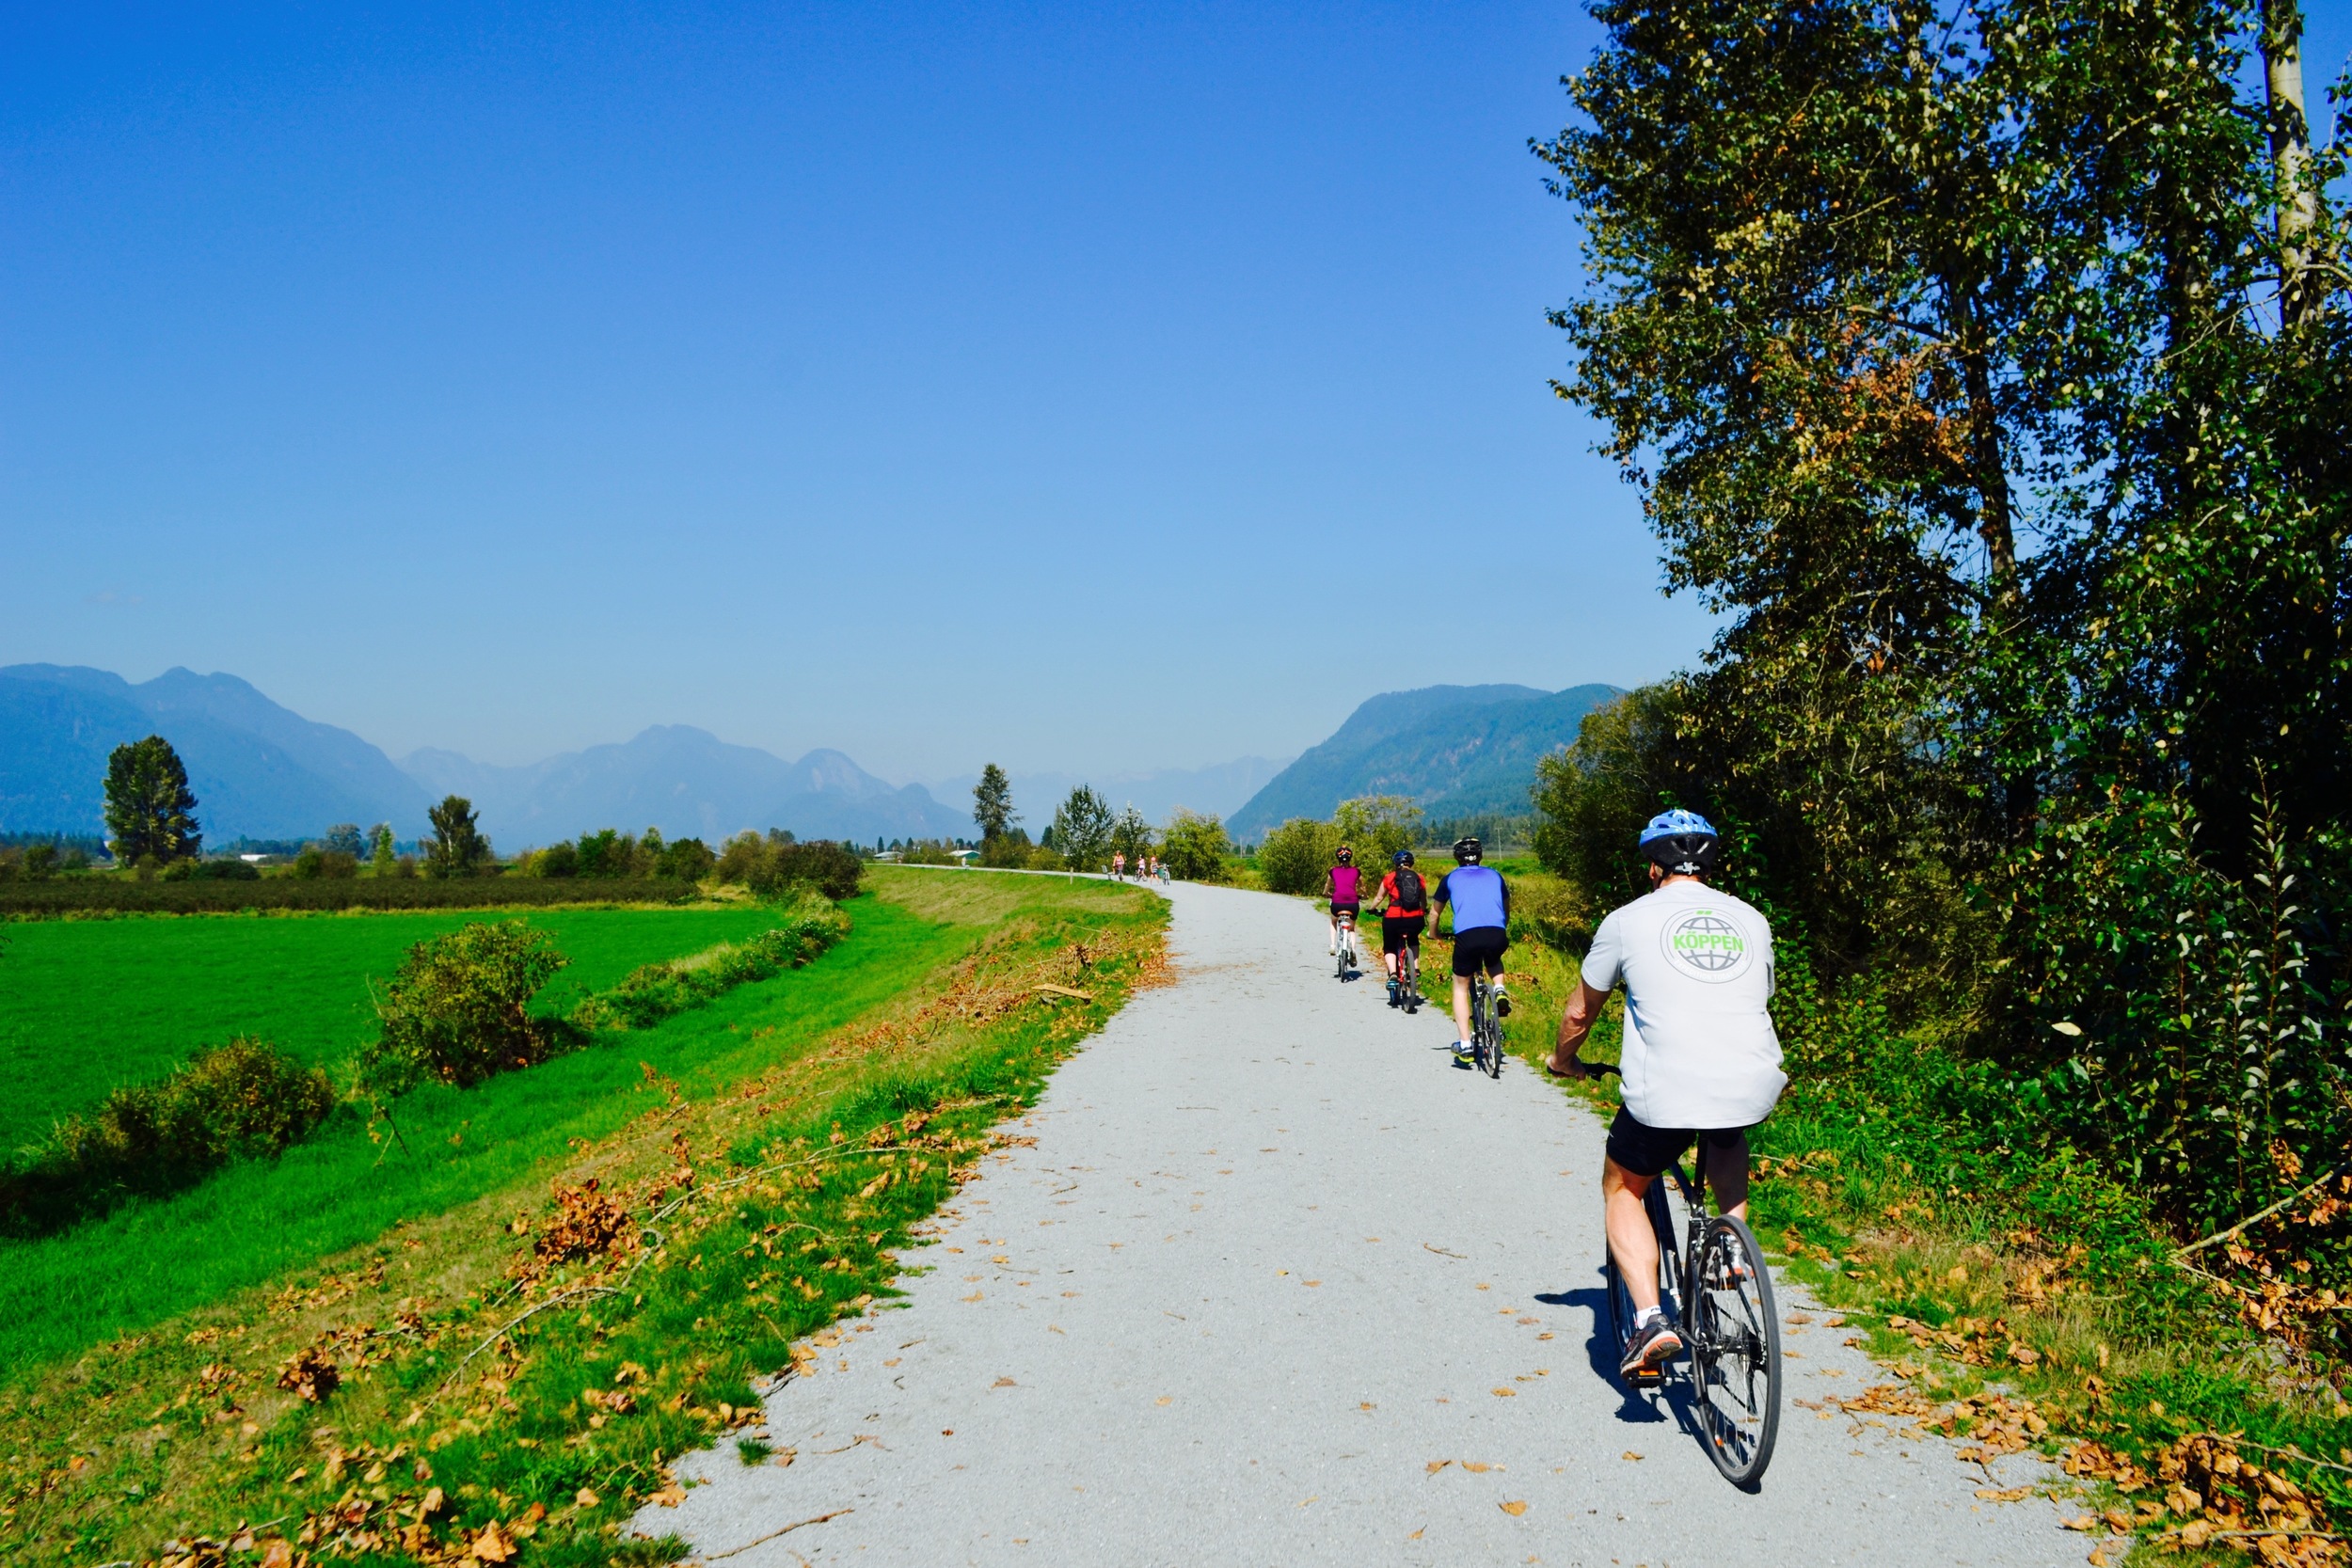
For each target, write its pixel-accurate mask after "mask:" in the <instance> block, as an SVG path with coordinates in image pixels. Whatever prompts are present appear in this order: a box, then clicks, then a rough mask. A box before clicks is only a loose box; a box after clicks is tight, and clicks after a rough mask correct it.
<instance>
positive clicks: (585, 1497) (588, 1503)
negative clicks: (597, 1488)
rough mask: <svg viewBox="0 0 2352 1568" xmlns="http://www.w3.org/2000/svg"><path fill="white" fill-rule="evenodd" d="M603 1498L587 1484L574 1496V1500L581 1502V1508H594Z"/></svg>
mask: <svg viewBox="0 0 2352 1568" xmlns="http://www.w3.org/2000/svg"><path fill="white" fill-rule="evenodd" d="M602 1500H603V1499H602V1498H600V1497H597V1496H596V1494H595V1493H594V1492H591V1491H589V1490H588V1488H586V1487H585V1486H583V1487H581V1488H580V1490H579V1491H578V1492H576V1493H574V1494H573V1496H572V1501H573V1502H575V1503H577V1504H579V1505H580V1507H581V1508H594V1507H596V1504H597V1503H599V1502H600V1501H602Z"/></svg>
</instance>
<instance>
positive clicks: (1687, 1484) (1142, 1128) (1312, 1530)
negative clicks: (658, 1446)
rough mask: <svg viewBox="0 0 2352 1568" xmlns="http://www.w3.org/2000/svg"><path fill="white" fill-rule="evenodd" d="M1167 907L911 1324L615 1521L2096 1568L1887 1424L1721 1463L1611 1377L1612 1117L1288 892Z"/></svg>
mask: <svg viewBox="0 0 2352 1568" xmlns="http://www.w3.org/2000/svg"><path fill="white" fill-rule="evenodd" d="M1171 896H1172V898H1173V901H1174V903H1175V927H1174V935H1173V939H1172V940H1173V945H1174V948H1175V952H1176V956H1177V958H1178V962H1179V966H1180V974H1181V979H1180V982H1179V983H1178V984H1177V985H1176V986H1174V987H1172V988H1170V989H1168V990H1156V991H1151V992H1147V993H1145V994H1143V995H1141V996H1139V997H1137V998H1136V1000H1135V1001H1134V1002H1133V1003H1132V1004H1131V1005H1130V1006H1128V1007H1127V1008H1126V1009H1125V1010H1124V1011H1123V1012H1121V1013H1120V1015H1119V1016H1118V1017H1117V1018H1116V1019H1114V1020H1113V1021H1112V1022H1111V1023H1110V1025H1109V1027H1108V1028H1106V1029H1105V1030H1104V1032H1103V1034H1102V1035H1101V1036H1100V1037H1097V1038H1096V1039H1095V1040H1094V1041H1093V1042H1092V1043H1091V1044H1090V1045H1089V1047H1088V1049H1087V1050H1086V1051H1085V1052H1084V1053H1082V1054H1080V1055H1079V1056H1078V1057H1076V1058H1075V1059H1073V1061H1071V1062H1070V1063H1069V1064H1068V1065H1066V1066H1065V1067H1063V1068H1062V1069H1061V1070H1060V1072H1059V1073H1058V1074H1057V1076H1056V1078H1055V1079H1054V1081H1053V1083H1052V1085H1051V1086H1050V1088H1049V1090H1048V1092H1047V1093H1046V1095H1045V1097H1044V1099H1043V1101H1042V1102H1041V1104H1040V1106H1039V1108H1038V1110H1037V1111H1036V1112H1035V1113H1034V1114H1033V1115H1032V1116H1031V1117H1029V1118H1028V1119H1027V1122H1026V1124H1025V1126H1024V1127H1023V1128H1022V1129H1021V1131H1022V1132H1024V1133H1025V1134H1028V1135H1031V1136H1034V1137H1035V1139H1036V1143H1035V1145H1034V1146H1033V1147H1025V1148H1018V1149H1016V1150H1015V1151H1013V1152H1011V1153H1010V1154H1009V1155H1007V1156H1001V1157H999V1158H998V1159H997V1160H996V1161H995V1162H993V1163H992V1164H990V1165H989V1166H988V1167H987V1170H986V1174H985V1176H983V1177H982V1178H981V1179H980V1180H976V1181H974V1182H972V1183H971V1184H970V1185H968V1186H966V1187H964V1188H963V1189H962V1191H961V1194H960V1195H959V1196H958V1199H957V1201H956V1205H955V1207H953V1208H952V1209H950V1210H949V1211H948V1212H946V1213H944V1214H943V1215H942V1216H941V1218H940V1221H939V1224H938V1227H937V1228H938V1241H937V1243H935V1244H933V1245H930V1246H928V1247H924V1248H921V1249H918V1250H916V1251H914V1252H911V1253H910V1254H909V1256H908V1263H909V1267H910V1270H911V1271H916V1272H914V1273H913V1274H912V1275H911V1276H910V1277H909V1278H908V1280H907V1281H906V1285H907V1288H908V1290H909V1292H910V1294H909V1296H908V1298H907V1307H906V1309H898V1308H892V1309H888V1310H879V1309H878V1310H876V1311H875V1312H873V1313H872V1314H871V1315H870V1316H868V1317H866V1318H865V1319H862V1320H858V1321H856V1322H854V1323H844V1324H843V1325H841V1332H840V1336H839V1340H838V1343H837V1344H834V1345H832V1346H829V1347H828V1348H827V1349H825V1351H824V1352H823V1358H822V1360H821V1362H820V1363H819V1365H820V1367H821V1370H820V1372H819V1373H818V1375H816V1376H813V1377H807V1378H801V1379H796V1380H793V1381H791V1382H789V1383H787V1384H786V1385H784V1386H781V1387H780V1388H778V1389H777V1390H776V1391H775V1392H774V1393H773V1394H771V1397H770V1398H769V1401H768V1418H769V1422H770V1427H769V1436H770V1439H771V1441H772V1442H773V1443H774V1444H775V1445H776V1446H777V1447H778V1448H779V1449H785V1448H789V1449H794V1450H796V1451H797V1453H798V1459H797V1461H796V1462H795V1463H793V1464H791V1465H789V1466H788V1467H779V1466H777V1465H774V1464H772V1463H771V1464H768V1465H759V1466H756V1467H753V1466H746V1465H743V1464H742V1463H741V1462H740V1461H739V1458H738V1456H737V1455H736V1453H735V1451H734V1449H733V1446H732V1444H729V1445H727V1446H726V1447H724V1448H723V1449H720V1450H718V1451H716V1452H711V1453H704V1454H698V1455H695V1456H693V1457H692V1458H691V1459H689V1460H687V1461H686V1462H684V1463H683V1464H682V1465H680V1466H679V1469H680V1472H681V1473H682V1474H683V1475H685V1476H687V1477H689V1478H691V1479H693V1480H696V1481H706V1482H707V1484H703V1485H696V1486H694V1487H692V1488H691V1491H690V1492H689V1494H688V1497H687V1500H686V1501H685V1503H684V1504H683V1505H681V1506H680V1507H678V1508H676V1509H660V1508H648V1509H647V1510H646V1511H645V1512H644V1513H643V1514H641V1515H640V1516H639V1519H638V1528H641V1529H644V1530H646V1531H648V1532H653V1533H659V1532H662V1531H667V1530H676V1531H678V1532H680V1533H682V1534H684V1535H685V1536H687V1537H688V1538H689V1539H690V1540H691V1541H692V1542H693V1543H694V1544H695V1545H696V1548H697V1551H698V1554H699V1555H700V1556H701V1557H702V1558H703V1559H705V1560H720V1559H724V1560H728V1561H729V1562H731V1563H738V1564H741V1565H743V1568H784V1565H787V1564H791V1563H795V1562H802V1561H806V1562H818V1563H832V1562H847V1561H858V1562H866V1563H875V1564H909V1565H921V1568H930V1565H939V1564H949V1563H967V1562H968V1563H1032V1564H1057V1565H1059V1564H1070V1565H1078V1564H1085V1565H1095V1564H1128V1563H1135V1564H1180V1563H1181V1564H1193V1563H1266V1564H1294V1563H1322V1562H1330V1563H1349V1564H1355V1563H1389V1562H1395V1563H1431V1564H1457V1563H1471V1562H1493V1563H1526V1562H1546V1563H1555V1564H1570V1563H1585V1564H1593V1565H1596V1568H1597V1565H1599V1564H1604V1563H1606V1564H1618V1565H1622V1568H1633V1565H1636V1564H1639V1565H1643V1568H1653V1565H1654V1568H1669V1565H1671V1564H1674V1563H1677V1562H1688V1563H1690V1564H1692V1565H1693V1568H1696V1565H1698V1564H1702V1563H1735V1562H1744V1563H1792V1564H1793V1563H1805V1564H1825V1563H1870V1564H1876V1565H1886V1564H1900V1563H1952V1564H1969V1565H1973V1568H1990V1565H1993V1564H2028V1563H2030V1564H2057V1563H2068V1564H2073V1563H2080V1562H2081V1561H2083V1560H2084V1547H2085V1545H2086V1543H2085V1542H2084V1540H2083V1538H2082V1537H2081V1536H2077V1535H2069V1534H2067V1533H2065V1532H2064V1531H2062V1530H2061V1529H2060V1528H2058V1508H2057V1507H2056V1505H2054V1504H2052V1503H2050V1502H2048V1501H2046V1500H2044V1499H2042V1498H2040V1497H2035V1498H2030V1499H2027V1500H2026V1501H2025V1502H2022V1503H2016V1504H2006V1505H2003V1504H1995V1503H1991V1502H1980V1501H1979V1499H1978V1498H1977V1497H1976V1496H1975V1493H1976V1490H1977V1489H1978V1488H1979V1487H1981V1486H1983V1485H1985V1484H1986V1481H1985V1478H1984V1477H1983V1476H1982V1474H1980V1473H1979V1471H1978V1470H1977V1469H1976V1468H1975V1467H1974V1466H1973V1465H1963V1464H1962V1463H1960V1462H1959V1461H1958V1460H1956V1459H1955V1458H1954V1457H1953V1454H1952V1449H1951V1445H1949V1444H1947V1443H1944V1442H1942V1441H1932V1440H1931V1441H1927V1442H1924V1443H1923V1442H1920V1441H1915V1440H1913V1439H1909V1438H1905V1437H1902V1436H1900V1435H1899V1428H1900V1427H1901V1426H1903V1425H1904V1424H1906V1423H1902V1422H1899V1421H1890V1423H1889V1425H1886V1426H1882V1425H1880V1424H1879V1423H1878V1422H1876V1421H1871V1422H1867V1423H1858V1422H1856V1421H1854V1420H1852V1419H1851V1418H1847V1417H1845V1416H1843V1415H1839V1416H1837V1417H1836V1418H1822V1417H1820V1415H1818V1414H1817V1413H1816V1412H1815V1411H1813V1410H1810V1409H1804V1408H1792V1409H1790V1410H1789V1411H1788V1417H1787V1418H1786V1419H1785V1420H1784V1423H1783V1425H1782V1429H1781V1438H1780V1446H1779V1451H1778V1454H1777V1455H1776V1457H1775V1458H1774V1461H1773V1464H1772V1470H1771V1472H1770V1473H1769V1474H1768V1475H1767V1476H1766V1478H1765V1481H1764V1484H1763V1487H1762V1490H1761V1493H1760V1494H1759V1495H1756V1496H1749V1495H1745V1494H1742V1493H1740V1492H1738V1491H1735V1490H1733V1489H1732V1488H1731V1487H1729V1486H1728V1485H1726V1484H1724V1481H1722V1480H1721V1479H1720V1478H1719V1477H1718V1476H1717V1475H1716V1474H1715V1471H1714V1469H1713V1467H1712V1466H1711V1465H1708V1461H1707V1458H1706V1456H1705V1455H1704V1454H1703V1453H1702V1452H1701V1451H1700V1450H1699V1448H1698V1446H1697V1443H1696V1440H1695V1439H1694V1438H1693V1437H1692V1435H1691V1434H1690V1433H1689V1432H1688V1431H1687V1430H1686V1429H1685V1428H1683V1427H1681V1426H1679V1425H1678V1424H1677V1421H1676V1420H1675V1419H1674V1418H1673V1415H1672V1413H1671V1412H1670V1411H1667V1410H1663V1409H1661V1408H1657V1407H1654V1406H1653V1403H1652V1402H1650V1401H1649V1400H1646V1399H1632V1398H1629V1397H1628V1396H1626V1395H1625V1394H1624V1393H1622V1392H1621V1391H1620V1389H1619V1388H1618V1386H1617V1384H1616V1382H1615V1380H1614V1378H1613V1375H1611V1369H1610V1368H1609V1367H1608V1365H1607V1360H1606V1358H1607V1355H1608V1351H1607V1350H1606V1349H1605V1348H1604V1342H1605V1341H1608V1340H1609V1339H1610V1330H1609V1326H1608V1307H1607V1304H1606V1302H1605V1300H1604V1298H1603V1296H1602V1294H1601V1290H1600V1276H1599V1272H1598V1269H1597V1259H1598V1258H1599V1256H1600V1252H1601V1236H1600V1226H1599V1201H1598V1197H1597V1189H1596V1177H1597V1171H1598V1169H1599V1165H1600V1150H1601V1125H1600V1123H1599V1122H1598V1121H1597V1119H1595V1118H1594V1117H1592V1116H1591V1115H1589V1114H1588V1113H1586V1112H1585V1111H1583V1110H1581V1109H1580V1108H1577V1107H1575V1106H1572V1105H1570V1104H1568V1103H1566V1102H1565V1101H1563V1099H1562V1097H1561V1096H1560V1095H1559V1094H1557V1093H1556V1092H1554V1091H1553V1090H1552V1088H1551V1087H1550V1086H1549V1085H1547V1084H1544V1083H1542V1082H1540V1081H1538V1080H1537V1078H1536V1077H1534V1075H1532V1074H1531V1073H1530V1072H1529V1071H1527V1070H1526V1069H1523V1068H1522V1067H1520V1066H1519V1065H1518V1064H1517V1063H1514V1064H1513V1065H1512V1067H1511V1068H1510V1069H1506V1071H1505V1073H1504V1075H1503V1077H1502V1080H1501V1081H1500V1082H1494V1081H1490V1080H1488V1079H1486V1078H1485V1077H1484V1076H1483V1075H1479V1074H1475V1073H1471V1072H1468V1071H1463V1070H1460V1069H1455V1068H1454V1066H1453V1065H1452V1064H1451V1058H1450V1056H1449V1054H1448V1053H1447V1051H1446V1046H1447V1044H1448V1042H1449V1041H1450V1040H1451V1039H1452V1037H1453V1028H1452V1025H1451V1024H1450V1023H1449V1022H1444V1021H1443V1020H1442V1018H1441V1015H1439V1014H1438V1013H1437V1012H1436V1011H1435V1010H1434V1009H1424V1010H1423V1011H1422V1014H1421V1015H1420V1016H1419V1017H1417V1018H1413V1019H1406V1018H1405V1017H1403V1016H1401V1015H1398V1014H1396V1013H1394V1012H1391V1010H1390V1009H1389V1008H1387V1007H1386V1006H1384V1005H1383V1001H1384V998H1383V993H1382V988H1381V986H1380V984H1379V982H1378V981H1377V980H1376V979H1372V978H1366V979H1363V980H1361V981H1359V982H1357V983H1353V984H1350V985H1347V986H1342V985H1341V984H1339V983H1338V982H1337V981H1336V980H1335V979H1334V978H1333V977H1332V975H1331V973H1330V968H1329V964H1328V960H1327V959H1326V958H1325V957H1324V951H1323V941H1322V931H1323V925H1322V922H1321V920H1320V918H1319V916H1318V915H1317V914H1316V912H1315V911H1313V910H1311V909H1310V908H1308V907H1307V906H1305V905H1303V904H1301V903H1299V902H1297V901H1295V900H1291V899H1283V898H1276V897H1273V896H1270V895H1262V894H1247V893H1235V892H1231V891H1226V890H1221V889H1214V888H1200V887H1191V886H1179V887H1177V888H1175V889H1173V890H1171ZM1804 1305H1805V1304H1804V1302H1803V1301H1802V1300H1798V1301H1795V1302H1794V1303H1793V1305H1792V1304H1790V1303H1788V1302H1787V1301H1785V1302H1784V1310H1799V1309H1802V1308H1803V1307H1804ZM1841 1338H1842V1336H1841V1335H1839V1334H1838V1333H1836V1332H1835V1331H1832V1330H1829V1329H1827V1328H1825V1327H1823V1326H1821V1325H1820V1324H1818V1323H1817V1324H1815V1325H1814V1326H1812V1327H1810V1328H1806V1329H1799V1330H1797V1331H1796V1332H1795V1333H1794V1334H1793V1335H1792V1336H1791V1338H1789V1340H1788V1343H1789V1346H1790V1348H1791V1351H1792V1353H1794V1354H1797V1355H1798V1356H1799V1357H1801V1359H1799V1360H1798V1361H1796V1362H1795V1363H1794V1364H1793V1366H1792V1369H1791V1370H1792V1372H1794V1374H1795V1375H1794V1376H1793V1377H1792V1378H1791V1379H1790V1382H1789V1385H1788V1393H1789V1395H1791V1396H1792V1397H1793V1398H1794V1399H1797V1400H1801V1401H1806V1402H1818V1401H1820V1399H1821V1398H1822V1397H1823V1396H1824V1395H1827V1394H1833V1393H1842V1394H1852V1393H1855V1392H1858V1391H1859V1390H1860V1389H1861V1388H1863V1387H1866V1386H1869V1385H1870V1384H1871V1383H1873V1382H1877V1381H1881V1379H1880V1378H1879V1377H1878V1376H1876V1375H1875V1374H1874V1373H1873V1371H1872V1370H1871V1368H1870V1366H1869V1364H1868V1362H1867V1361H1866V1360H1865V1359H1864V1358H1863V1357H1862V1356H1861V1354H1860V1353H1858V1352H1856V1351H1854V1350H1851V1349H1849V1348H1846V1347H1845V1346H1843V1345H1842V1344H1841V1343H1840V1340H1841ZM1440 1461H1446V1462H1450V1463H1445V1464H1443V1465H1441V1466H1440V1465H1439V1462H1440ZM2008 1464H2009V1465H2010V1469H2009V1470H2007V1471H2006V1472H2004V1473H2003V1474H2002V1476H2001V1478H2000V1480H2001V1482H2002V1484H2005V1485H2014V1484H2018V1483H2020V1482H2023V1481H2028V1480H2031V1479H2033V1477H2034V1475H2035V1474H2036V1472H2035V1471H2034V1469H2033V1468H2032V1466H2031V1463H2030V1462H2029V1461H2028V1460H2027V1459H2026V1457H2025V1456H2019V1457H2017V1458H2013V1459H2011V1460H2010V1461H2009V1462H2008ZM1472 1466H1483V1467H1482V1468H1472ZM1521 1504H1523V1505H1524V1508H1523V1509H1522V1508H1520V1507H1519V1505H1521ZM828 1514H830V1515H833V1516H832V1517H831V1518H829V1519H824V1520H823V1521H822V1522H810V1523H802V1522H803V1521H813V1520H817V1519H818V1516H820V1515H828ZM787 1527H796V1528H787ZM778 1532H781V1533H778Z"/></svg>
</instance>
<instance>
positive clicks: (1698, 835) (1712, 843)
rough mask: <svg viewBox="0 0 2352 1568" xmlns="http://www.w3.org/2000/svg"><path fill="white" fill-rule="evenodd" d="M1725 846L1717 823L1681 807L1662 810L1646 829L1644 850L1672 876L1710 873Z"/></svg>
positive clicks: (1643, 835)
mask: <svg viewBox="0 0 2352 1568" xmlns="http://www.w3.org/2000/svg"><path fill="white" fill-rule="evenodd" d="M1722 847H1723V844H1722V840H1721V838H1720V837H1719V836H1718V835H1717V833H1716V832H1715V824H1713V823H1712V822H1709V821H1708V819H1707V818H1706V817H1704V816H1700V815H1699V814H1698V813H1696V812H1691V811H1684V810H1682V809H1681V808H1679V807H1677V808H1675V809H1674V810H1672V811H1661V812H1660V813H1659V814H1658V815H1657V816H1653V817H1651V818H1650V819H1649V823H1648V825H1647V826H1646V827H1645V828H1644V829H1643V830H1642V852H1643V853H1644V854H1645V855H1647V856H1648V857H1649V858H1650V859H1651V860H1652V861H1653V862H1655V863H1657V864H1658V865H1659V866H1660V867H1661V869H1662V870H1664V871H1665V872H1666V873H1667V875H1669V876H1674V877H1704V876H1707V875H1708V873H1710V872H1712V871H1713V870H1714V869H1715V862H1716V859H1717V856H1718V854H1719V852H1720V851H1721V849H1722Z"/></svg>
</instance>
